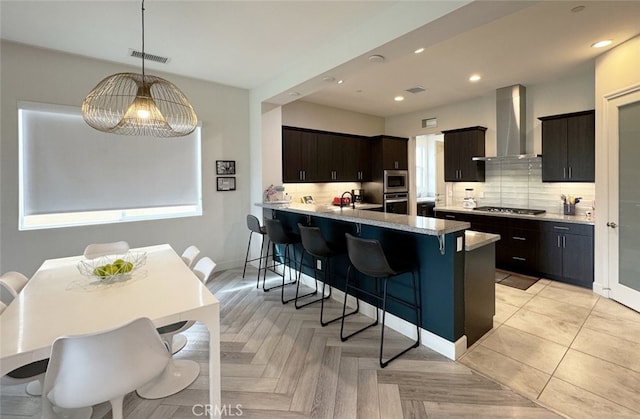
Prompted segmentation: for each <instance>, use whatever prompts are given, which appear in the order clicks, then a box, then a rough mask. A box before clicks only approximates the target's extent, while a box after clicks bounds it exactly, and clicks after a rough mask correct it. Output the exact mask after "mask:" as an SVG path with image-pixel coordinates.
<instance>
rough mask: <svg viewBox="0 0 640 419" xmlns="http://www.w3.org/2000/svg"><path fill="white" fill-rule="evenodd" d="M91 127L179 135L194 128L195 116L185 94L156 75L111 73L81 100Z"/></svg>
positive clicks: (126, 131)
mask: <svg viewBox="0 0 640 419" xmlns="http://www.w3.org/2000/svg"><path fill="white" fill-rule="evenodd" d="M82 116H83V118H84V120H85V121H86V122H87V124H89V125H90V126H91V127H93V128H95V129H97V130H100V131H104V132H109V133H114V134H121V135H141V136H151V137H182V136H185V135H188V134H190V133H191V132H193V130H194V129H195V128H196V125H197V123H198V117H197V116H196V113H195V111H194V110H193V107H192V106H191V104H190V103H189V101H188V100H187V98H186V96H185V95H184V94H183V93H182V92H181V91H180V89H178V88H177V87H176V86H175V85H174V84H173V83H171V82H169V81H167V80H165V79H162V78H160V77H155V76H148V75H142V74H136V73H118V74H113V75H111V76H109V77H107V78H105V79H104V80H102V81H101V82H100V83H98V85H97V86H96V87H94V88H93V90H91V92H89V94H88V95H87V97H86V98H85V99H84V101H83V102H82Z"/></svg>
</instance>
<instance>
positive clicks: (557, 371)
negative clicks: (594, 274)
mask: <svg viewBox="0 0 640 419" xmlns="http://www.w3.org/2000/svg"><path fill="white" fill-rule="evenodd" d="M459 362H461V363H462V364H464V365H467V366H468V367H470V368H472V369H474V370H476V371H478V372H480V373H481V374H484V375H486V376H487V377H490V378H493V379H494V380H496V381H498V382H500V383H502V384H504V385H506V386H508V387H510V388H511V389H513V390H515V391H516V392H518V393H520V394H522V395H524V396H526V397H528V398H530V399H532V400H537V401H538V402H540V403H541V404H543V405H545V406H547V407H549V408H551V409H554V410H556V411H557V412H559V413H562V414H564V415H566V416H568V417H571V418H605V417H611V418H614V417H615V418H623V417H634V418H638V417H640V313H637V312H635V311H633V310H631V309H629V308H627V307H625V306H623V305H621V304H618V303H616V302H615V301H613V300H609V299H607V298H603V297H600V296H599V295H598V294H595V293H593V292H592V291H590V290H588V289H584V288H580V287H574V286H571V285H567V284H563V283H560V282H556V281H550V280H546V279H540V280H539V281H538V282H537V283H535V284H534V285H532V286H531V287H530V288H529V289H527V290H526V291H522V290H519V289H515V288H511V287H507V286H504V285H501V284H496V315H495V318H494V327H493V329H492V330H491V331H490V332H489V333H487V334H486V335H485V336H484V337H483V338H482V339H480V340H479V341H478V342H476V344H474V345H473V346H472V347H471V348H470V349H469V351H467V353H465V354H464V355H463V356H462V357H461V358H460V360H459Z"/></svg>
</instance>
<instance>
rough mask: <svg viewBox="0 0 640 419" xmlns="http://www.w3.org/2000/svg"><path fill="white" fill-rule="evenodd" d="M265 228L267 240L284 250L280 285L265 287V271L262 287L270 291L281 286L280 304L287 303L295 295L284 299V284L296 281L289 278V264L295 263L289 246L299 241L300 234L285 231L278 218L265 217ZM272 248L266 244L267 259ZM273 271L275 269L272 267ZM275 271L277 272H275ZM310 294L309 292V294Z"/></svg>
mask: <svg viewBox="0 0 640 419" xmlns="http://www.w3.org/2000/svg"><path fill="white" fill-rule="evenodd" d="M264 224H265V228H266V230H267V237H268V238H269V241H270V242H271V243H273V244H274V245H282V246H284V252H283V254H282V264H283V267H282V284H281V285H275V286H273V287H269V288H266V287H265V282H266V280H267V273H266V271H265V274H264V277H263V278H262V289H263V290H264V291H265V292H266V291H270V290H272V289H274V288H282V294H281V297H280V298H281V300H282V304H287V303H288V302H289V301H293V300H295V299H296V297H294V298H290V299H288V300H285V299H284V287H285V286H286V285H293V284H295V283H296V282H298V281H297V280H296V279H293V280H292V279H291V264H292V263H295V257H294V258H291V247H292V246H293V245H295V244H296V243H300V236H298V235H295V234H292V233H287V232H286V231H285V230H284V226H283V225H282V222H280V220H276V219H269V218H268V219H266V220H265V222H264ZM271 248H272V246H270V245H269V246H268V247H267V260H268V259H269V250H270V249H271ZM274 253H275V249H274ZM274 257H275V255H272V258H274ZM274 266H275V259H274ZM287 266H288V267H289V282H287V283H285V279H284V277H285V275H286V271H287ZM294 268H295V266H294ZM273 271H274V272H276V271H275V269H273ZM276 273H277V272H276ZM309 295H310V294H309ZM302 297H304V296H302Z"/></svg>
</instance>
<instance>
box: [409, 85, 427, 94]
mask: <svg viewBox="0 0 640 419" xmlns="http://www.w3.org/2000/svg"><path fill="white" fill-rule="evenodd" d="M426 90H427V89H425V88H424V87H422V86H416V87H412V88H411V89H407V90H405V92H409V93H413V94H416V93H422V92H424V91H426Z"/></svg>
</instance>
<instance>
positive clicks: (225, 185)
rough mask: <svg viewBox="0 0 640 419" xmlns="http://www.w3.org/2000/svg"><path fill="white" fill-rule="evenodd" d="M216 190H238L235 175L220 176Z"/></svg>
mask: <svg viewBox="0 0 640 419" xmlns="http://www.w3.org/2000/svg"><path fill="white" fill-rule="evenodd" d="M216 190H218V191H235V190H236V178H235V177H233V176H232V177H218V185H217V188H216Z"/></svg>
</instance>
